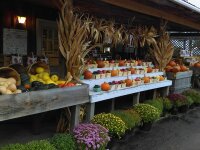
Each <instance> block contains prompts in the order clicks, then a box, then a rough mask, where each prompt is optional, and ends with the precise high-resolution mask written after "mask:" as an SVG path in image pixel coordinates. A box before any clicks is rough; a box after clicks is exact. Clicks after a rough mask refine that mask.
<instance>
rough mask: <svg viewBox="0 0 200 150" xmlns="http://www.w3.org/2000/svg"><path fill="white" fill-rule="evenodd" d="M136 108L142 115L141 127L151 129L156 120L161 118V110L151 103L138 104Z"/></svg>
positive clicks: (146, 129) (145, 129)
mask: <svg viewBox="0 0 200 150" xmlns="http://www.w3.org/2000/svg"><path fill="white" fill-rule="evenodd" d="M134 110H135V111H136V112H137V113H138V114H139V115H140V117H141V119H142V125H141V126H140V129H142V130H144V131H150V130H151V127H152V124H153V122H154V121H156V120H157V119H159V118H160V111H159V110H158V109H157V108H155V107H154V106H151V105H149V104H137V105H135V106H134Z"/></svg>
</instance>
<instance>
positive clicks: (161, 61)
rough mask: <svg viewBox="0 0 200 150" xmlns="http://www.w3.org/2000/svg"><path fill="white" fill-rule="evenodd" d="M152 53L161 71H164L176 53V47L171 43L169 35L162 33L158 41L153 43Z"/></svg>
mask: <svg viewBox="0 0 200 150" xmlns="http://www.w3.org/2000/svg"><path fill="white" fill-rule="evenodd" d="M150 51H151V54H152V56H153V57H154V59H155V61H156V64H157V65H158V67H159V70H160V71H163V70H164V68H165V67H166V65H167V64H168V63H169V61H170V60H171V58H172V56H173V53H174V47H173V45H172V43H171V41H170V37H169V34H168V33H167V32H165V31H162V33H161V34H160V38H159V39H158V41H157V42H154V43H152V48H151V50H150Z"/></svg>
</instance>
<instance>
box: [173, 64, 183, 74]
mask: <svg viewBox="0 0 200 150" xmlns="http://www.w3.org/2000/svg"><path fill="white" fill-rule="evenodd" d="M180 70H181V68H180V66H174V67H173V69H172V72H173V73H177V72H180Z"/></svg>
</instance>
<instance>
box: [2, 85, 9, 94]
mask: <svg viewBox="0 0 200 150" xmlns="http://www.w3.org/2000/svg"><path fill="white" fill-rule="evenodd" d="M6 91H7V89H6V87H5V86H0V94H6Z"/></svg>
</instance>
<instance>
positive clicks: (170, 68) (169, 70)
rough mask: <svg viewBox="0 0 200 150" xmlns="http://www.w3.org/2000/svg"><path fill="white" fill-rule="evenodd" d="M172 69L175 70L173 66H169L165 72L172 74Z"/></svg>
mask: <svg viewBox="0 0 200 150" xmlns="http://www.w3.org/2000/svg"><path fill="white" fill-rule="evenodd" d="M172 69H173V67H172V66H167V67H166V68H165V71H166V72H171V71H172Z"/></svg>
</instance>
